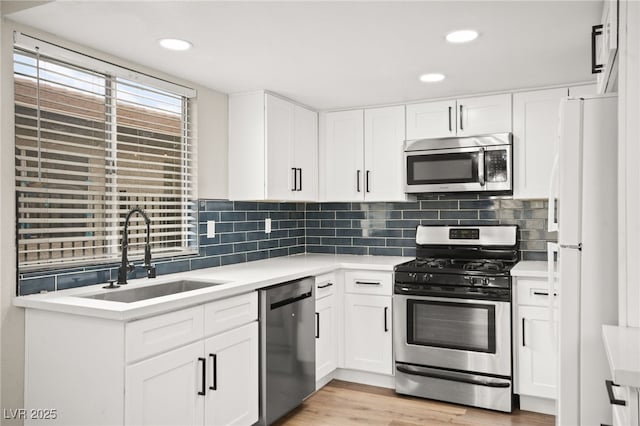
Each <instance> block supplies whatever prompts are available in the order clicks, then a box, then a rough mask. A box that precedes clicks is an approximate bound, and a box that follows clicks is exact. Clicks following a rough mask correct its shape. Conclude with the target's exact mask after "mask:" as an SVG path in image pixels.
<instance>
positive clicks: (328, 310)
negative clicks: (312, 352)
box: [316, 294, 338, 380]
mask: <svg viewBox="0 0 640 426" xmlns="http://www.w3.org/2000/svg"><path fill="white" fill-rule="evenodd" d="M335 300H336V299H335V295H334V294H331V295H329V296H326V297H323V298H322V299H320V300H316V380H318V379H322V378H323V377H324V376H326V375H327V374H329V373H331V372H332V371H333V370H335V369H336V367H337V366H338V339H337V332H338V330H337V328H336V325H337V314H336V302H335Z"/></svg>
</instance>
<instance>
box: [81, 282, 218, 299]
mask: <svg viewBox="0 0 640 426" xmlns="http://www.w3.org/2000/svg"><path fill="white" fill-rule="evenodd" d="M227 282H228V281H190V280H180V281H172V282H168V283H164V284H156V285H151V286H147V287H132V288H128V289H126V290H111V291H105V292H104V293H98V294H92V295H91V296H82V297H85V298H87V299H99V300H109V301H112V302H122V303H132V302H139V301H140V300H147V299H153V298H155V297H160V296H168V295H170V294H177V293H184V292H185V291H192V290H199V289H201V288H207V287H213V286H216V285H220V284H225V283H227Z"/></svg>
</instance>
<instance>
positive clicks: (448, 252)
mask: <svg viewBox="0 0 640 426" xmlns="http://www.w3.org/2000/svg"><path fill="white" fill-rule="evenodd" d="M416 255H417V258H416V259H415V260H412V261H410V262H407V263H403V264H401V265H398V266H396V268H395V284H394V295H393V311H394V322H393V324H394V351H395V360H396V364H395V367H396V372H395V374H396V392H398V393H402V394H408V395H415V396H420V397H425V398H431V399H437V400H443V401H448V402H455V403H459V404H465V405H471V406H475V407H482V408H489V409H493V410H499V411H506V412H511V410H512V399H513V380H512V377H513V375H512V355H511V277H510V275H509V270H510V269H511V267H512V266H513V265H514V264H515V263H516V262H517V261H518V239H517V227H516V226H419V227H418V229H417V232H416Z"/></svg>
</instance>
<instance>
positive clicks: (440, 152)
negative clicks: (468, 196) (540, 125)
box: [404, 133, 513, 195]
mask: <svg viewBox="0 0 640 426" xmlns="http://www.w3.org/2000/svg"><path fill="white" fill-rule="evenodd" d="M512 153H513V136H512V134H511V133H496V134H491V135H481V136H471V137H460V138H456V137H454V138H441V139H419V140H412V141H406V142H405V143H404V164H405V192H407V193H425V192H426V193H428V192H481V193H491V194H505V195H506V194H512V193H513V170H512V169H513V156H512Z"/></svg>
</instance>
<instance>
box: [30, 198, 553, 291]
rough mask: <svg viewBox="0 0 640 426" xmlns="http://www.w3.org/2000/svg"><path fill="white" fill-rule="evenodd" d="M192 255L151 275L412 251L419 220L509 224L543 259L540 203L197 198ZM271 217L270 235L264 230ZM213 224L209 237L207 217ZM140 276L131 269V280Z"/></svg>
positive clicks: (55, 281)
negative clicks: (295, 257) (292, 258)
mask: <svg viewBox="0 0 640 426" xmlns="http://www.w3.org/2000/svg"><path fill="white" fill-rule="evenodd" d="M198 206H199V211H198V222H199V223H198V234H199V235H198V242H199V248H198V253H199V254H198V255H197V256H190V257H176V258H174V259H154V260H155V262H156V268H157V273H158V275H165V274H170V273H176V272H185V271H189V270H194V269H201V268H209V267H215V266H220V265H229V264H233V263H240V262H250V261H254V260H260V259H267V258H272V257H279V256H288V255H292V254H298V253H305V252H308V253H331V254H356V255H374V256H377V255H392V256H401V255H403V256H415V228H416V226H417V225H419V224H423V225H466V224H471V225H473V224H516V225H519V227H520V232H519V237H520V249H521V254H522V256H521V257H522V258H523V259H526V260H546V243H547V241H554V240H555V238H556V234H550V233H548V232H546V208H547V203H546V201H543V200H511V199H491V198H487V197H482V196H478V195H465V194H463V195H459V196H455V195H439V196H426V197H423V198H422V199H419V200H417V201H408V202H404V203H403V202H392V203H380V202H375V203H364V202H362V203H360V202H358V203H334V202H332V203H293V202H290V203H278V202H244V201H226V200H200V201H199V203H198ZM265 218H271V227H272V232H271V233H270V234H266V233H265V232H264V219H265ZM209 220H215V221H216V236H215V238H208V237H207V223H206V222H207V221H209ZM116 276H117V265H115V264H113V265H94V266H87V267H83V268H78V267H75V268H69V269H66V270H55V271H45V272H28V273H23V274H20V279H19V285H18V289H19V290H18V291H19V294H20V295H27V294H33V293H39V292H42V291H55V290H62V289H65V288H72V287H79V286H84V285H91V284H98V283H103V282H105V281H107V280H108V279H114V278H115V277H116ZM134 276H135V277H144V276H145V271H144V270H143V269H141V268H139V269H137V270H136V272H135V273H134V274H132V276H131V278H134Z"/></svg>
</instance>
